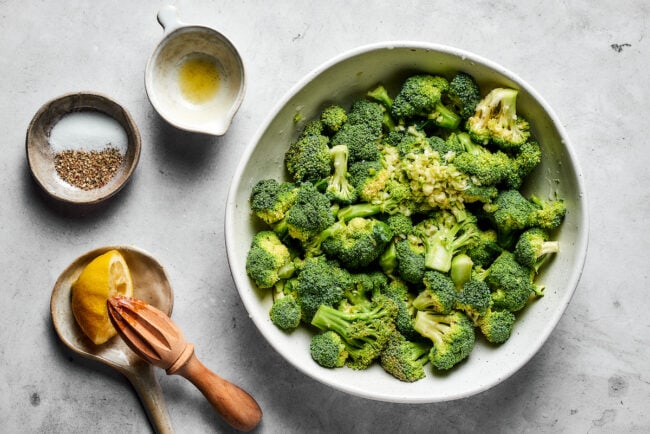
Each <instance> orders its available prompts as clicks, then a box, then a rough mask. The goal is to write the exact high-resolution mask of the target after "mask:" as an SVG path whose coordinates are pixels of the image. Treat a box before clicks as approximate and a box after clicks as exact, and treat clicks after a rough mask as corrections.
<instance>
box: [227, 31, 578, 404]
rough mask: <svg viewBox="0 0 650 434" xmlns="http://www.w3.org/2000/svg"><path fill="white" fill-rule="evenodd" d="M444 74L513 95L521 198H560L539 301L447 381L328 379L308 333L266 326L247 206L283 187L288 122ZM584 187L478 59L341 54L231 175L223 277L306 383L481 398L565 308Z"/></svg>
mask: <svg viewBox="0 0 650 434" xmlns="http://www.w3.org/2000/svg"><path fill="white" fill-rule="evenodd" d="M422 71H424V72H432V73H438V74H443V75H444V74H448V73H452V72H455V71H465V72H468V73H470V74H472V75H473V76H474V77H475V78H476V80H477V81H478V82H479V84H480V85H481V87H482V88H483V89H484V90H485V89H490V88H493V87H495V86H508V87H514V88H517V89H519V90H520V93H519V97H518V99H517V109H518V111H519V113H520V114H522V115H523V116H524V117H525V118H527V119H528V120H529V121H530V123H531V128H532V133H533V135H534V136H535V137H536V138H537V140H538V141H539V142H540V144H541V146H542V148H543V150H544V156H543V161H542V163H541V166H540V167H539V168H538V169H536V172H535V174H534V176H533V179H531V180H530V182H529V183H528V184H527V185H526V186H525V189H524V193H532V192H535V193H536V194H538V195H540V196H547V195H553V194H555V193H557V194H558V195H559V196H560V197H562V198H564V200H565V201H566V204H567V208H568V210H569V211H568V215H567V217H566V219H565V222H564V224H563V226H562V227H561V230H560V231H559V233H558V234H556V237H557V239H558V240H559V241H560V244H561V252H560V254H559V255H558V256H557V257H555V258H554V260H553V261H552V262H551V263H549V264H548V265H547V267H546V269H545V270H544V271H543V272H542V274H541V275H540V277H539V281H540V282H543V283H545V284H546V288H547V289H546V294H545V296H544V297H543V298H542V299H540V300H539V301H537V302H536V303H533V304H532V305H531V306H529V307H528V308H527V309H526V310H525V311H523V312H521V314H520V315H519V318H518V321H517V324H516V327H515V331H514V333H513V335H512V336H511V338H510V339H509V340H508V341H507V342H506V343H505V344H503V345H501V346H498V347H493V346H488V345H486V344H484V343H483V342H482V341H480V340H479V341H477V345H476V347H475V349H474V350H473V351H472V353H471V355H470V356H469V358H468V359H467V360H466V361H465V362H464V363H463V364H462V365H461V366H458V367H457V368H456V369H454V370H452V371H450V372H448V373H447V374H446V375H434V374H433V373H432V372H431V370H430V369H429V370H428V371H427V372H428V373H427V378H425V379H422V380H420V381H417V382H415V383H403V382H400V381H398V380H396V379H394V378H393V377H391V376H390V375H389V374H387V373H385V372H384V371H383V369H382V368H381V367H380V366H379V365H378V364H375V366H373V367H371V368H370V369H368V370H366V371H354V370H351V369H348V368H340V369H333V370H331V369H326V368H322V367H320V366H319V365H317V364H316V363H315V362H314V361H312V360H311V357H310V354H309V341H310V338H311V334H310V332H309V331H308V330H307V329H306V328H302V327H301V328H299V329H298V330H296V331H295V332H293V333H291V334H287V333H283V332H282V331H281V330H279V329H278V328H276V327H275V326H274V325H273V324H272V323H271V322H270V320H269V309H270V306H271V303H272V300H271V293H270V291H259V290H257V289H256V288H255V287H254V286H253V284H252V283H251V281H250V280H249V278H248V277H247V275H246V269H245V265H246V254H247V251H248V248H249V246H250V242H251V240H252V237H253V234H254V233H255V232H256V231H257V230H259V229H260V227H261V226H260V225H259V223H258V221H257V220H256V219H255V217H254V216H253V215H252V214H251V212H250V208H249V201H248V200H249V197H250V192H251V188H252V187H253V185H254V184H255V183H256V182H257V181H258V180H260V179H262V178H275V179H278V180H281V179H286V178H285V173H284V171H283V158H284V153H285V151H286V149H287V146H288V145H289V143H290V142H291V141H293V140H295V138H296V136H297V134H298V128H299V126H297V125H296V124H295V121H294V117H295V116H296V114H297V113H300V116H301V118H302V119H305V120H307V119H311V118H313V117H314V116H315V115H317V114H318V113H319V112H320V110H322V109H323V108H324V107H325V106H326V105H327V104H330V103H338V104H341V105H343V106H344V107H349V104H350V103H351V101H352V100H353V99H355V98H358V97H360V96H361V95H363V94H365V92H366V91H367V90H369V89H370V88H373V87H374V86H376V85H377V84H378V83H383V84H384V85H386V86H387V87H388V88H389V90H390V89H394V88H395V86H396V85H398V84H399V83H401V82H402V80H403V79H404V78H405V77H406V76H408V75H409V74H412V73H414V72H422ZM583 182H584V181H583V178H582V174H581V172H580V168H579V167H578V163H577V161H576V157H575V155H574V153H573V150H572V149H571V144H570V141H569V138H568V137H567V135H566V132H565V131H564V129H563V127H562V124H561V123H560V122H559V120H558V119H557V117H556V115H555V114H554V113H553V111H552V110H551V108H550V107H549V106H548V104H547V103H546V102H545V101H544V100H543V99H542V97H541V96H540V95H539V94H538V93H537V92H536V91H535V90H534V89H532V88H531V87H530V86H529V85H528V84H527V83H525V82H524V81H523V80H522V79H521V78H519V77H518V76H517V75H515V74H514V73H512V72H510V71H508V70H506V69H505V68H503V67H501V66H499V65H497V64H495V63H494V62H492V61H489V60H487V59H484V58H482V57H480V56H477V55H474V54H472V53H468V52H465V51H462V50H458V49H455V48H450V47H445V46H440V45H434V44H428V43H420V42H391V43H382V44H376V45H370V46H365V47H361V48H358V49H355V50H352V51H350V52H347V53H345V54H343V55H341V56H339V57H337V58H335V59H332V60H331V61H329V62H327V63H326V64H324V65H322V66H321V67H319V68H318V69H316V70H315V71H313V72H311V73H309V74H308V75H307V76H306V77H305V78H304V79H303V80H301V81H300V82H299V83H298V84H297V85H296V86H295V87H294V88H293V89H291V90H290V92H289V93H288V94H287V95H286V96H285V97H284V99H283V100H282V101H280V103H279V104H278V105H277V106H276V108H275V109H274V110H273V111H272V112H271V113H270V114H269V116H268V118H267V119H266V121H265V122H263V124H262V126H261V127H260V129H259V131H258V133H257V134H256V136H255V137H254V138H253V139H252V141H251V143H250V145H249V146H248V148H247V150H246V152H245V153H244V155H243V158H242V160H241V163H240V165H239V166H238V168H237V170H236V172H235V176H234V182H233V184H232V186H231V189H230V192H229V197H228V203H227V210H226V219H225V234H226V245H227V251H228V259H229V262H230V268H231V271H232V274H233V277H234V280H235V283H236V285H237V289H238V291H239V294H240V295H241V298H242V301H243V303H244V305H245V307H246V309H247V310H248V312H249V315H250V317H251V319H252V320H253V322H254V323H255V325H256V326H257V327H258V328H259V330H260V332H261V333H262V335H263V336H264V337H265V338H266V339H267V340H268V342H269V343H270V344H271V345H272V346H273V348H275V350H277V351H278V352H279V353H280V354H281V355H282V356H283V357H284V358H285V359H286V360H287V361H288V362H289V363H291V364H292V365H294V366H295V367H296V368H297V369H299V370H301V371H302V372H304V373H305V374H307V375H309V376H311V377H313V378H314V379H316V380H318V381H320V382H322V383H324V384H327V385H329V386H332V387H334V388H336V389H339V390H342V391H345V392H348V393H350V394H354V395H357V396H362V397H365V398H370V399H375V400H383V401H391V402H402V403H426V402H438V401H448V400H453V399H458V398H464V397H468V396H471V395H473V394H476V393H478V392H481V391H484V390H486V389H488V388H490V387H492V386H494V385H496V384H498V383H500V382H502V381H504V380H505V379H506V378H508V377H510V376H511V375H512V374H514V373H515V372H517V370H518V369H520V368H521V367H522V366H523V365H524V364H525V363H526V362H527V361H528V360H530V359H531V358H532V357H533V355H534V354H535V353H536V352H537V351H538V350H539V349H540V348H541V346H542V345H543V344H544V342H545V341H546V340H547V338H548V336H549V335H550V334H551V332H552V331H553V329H554V327H555V326H556V324H557V323H558V321H559V319H560V317H561V316H562V314H563V312H564V311H565V309H566V307H567V304H568V303H569V301H570V299H571V297H572V295H573V293H574V290H575V288H576V285H577V284H578V281H579V278H580V274H581V272H582V268H583V264H584V261H585V255H586V249H587V206H586V203H585V195H584V186H583Z"/></svg>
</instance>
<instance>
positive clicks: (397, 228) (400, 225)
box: [386, 214, 413, 239]
mask: <svg viewBox="0 0 650 434" xmlns="http://www.w3.org/2000/svg"><path fill="white" fill-rule="evenodd" d="M386 224H387V225H388V227H389V228H390V230H391V231H392V232H393V236H395V237H398V238H400V239H404V238H406V237H408V236H409V235H411V234H412V233H413V220H412V219H411V217H410V216H407V215H404V214H394V215H390V216H388V218H387V219H386Z"/></svg>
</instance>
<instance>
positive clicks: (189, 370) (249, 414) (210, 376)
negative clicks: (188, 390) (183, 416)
mask: <svg viewBox="0 0 650 434" xmlns="http://www.w3.org/2000/svg"><path fill="white" fill-rule="evenodd" d="M173 374H178V375H181V376H183V377H185V378H187V379H188V380H189V381H190V382H191V383H192V384H194V385H195V386H196V388H197V389H199V390H200V391H201V393H203V395H204V396H205V397H206V399H207V400H208V401H209V402H210V404H212V407H214V409H215V410H216V411H217V412H218V413H219V414H220V415H221V417H223V419H224V420H225V421H226V422H228V424H230V425H231V426H232V427H234V428H236V429H238V430H239V431H245V432H248V431H250V430H252V429H253V428H255V427H256V426H257V425H258V424H259V423H260V420H261V419H262V410H261V409H260V407H259V405H258V404H257V402H256V401H255V399H253V397H252V396H251V395H249V394H248V393H247V392H246V391H245V390H243V389H241V388H240V387H238V386H236V385H234V384H233V383H231V382H229V381H227V380H225V379H223V378H221V377H220V376H218V375H217V374H215V373H214V372H212V371H211V370H209V369H208V368H206V367H205V365H203V363H201V361H200V360H199V359H198V358H197V357H196V355H195V354H194V353H192V355H191V356H190V357H189V358H188V360H187V362H186V363H184V364H183V365H182V366H181V367H179V368H178V369H176V370H175V371H174V372H173Z"/></svg>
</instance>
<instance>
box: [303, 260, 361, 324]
mask: <svg viewBox="0 0 650 434" xmlns="http://www.w3.org/2000/svg"><path fill="white" fill-rule="evenodd" d="M353 284H354V282H353V279H352V275H351V274H350V273H349V272H348V271H347V270H346V269H344V268H341V267H340V266H339V264H338V263H337V262H336V261H332V260H327V259H326V258H325V257H324V256H318V257H314V258H306V259H305V261H304V263H303V265H302V268H301V270H300V273H299V274H298V277H297V278H296V287H295V290H296V298H297V300H298V304H299V305H300V309H301V312H302V319H303V321H305V322H307V323H309V322H311V319H312V318H313V316H314V314H315V313H316V310H318V307H319V306H321V305H327V306H334V305H338V304H339V303H340V302H341V300H343V296H344V294H345V291H346V289H347V288H350V287H352V285H353Z"/></svg>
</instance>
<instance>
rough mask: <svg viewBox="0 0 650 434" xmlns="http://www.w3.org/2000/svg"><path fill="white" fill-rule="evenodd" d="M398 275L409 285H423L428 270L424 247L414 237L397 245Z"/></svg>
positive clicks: (400, 241)
mask: <svg viewBox="0 0 650 434" xmlns="http://www.w3.org/2000/svg"><path fill="white" fill-rule="evenodd" d="M395 255H396V258H397V273H398V274H399V276H400V277H401V278H402V279H404V280H405V281H407V282H409V283H414V284H419V283H422V279H423V278H424V273H425V272H426V268H425V266H424V246H423V245H422V243H421V241H420V240H419V239H418V238H417V237H414V236H411V237H408V238H406V239H404V240H399V241H397V242H396V243H395Z"/></svg>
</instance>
